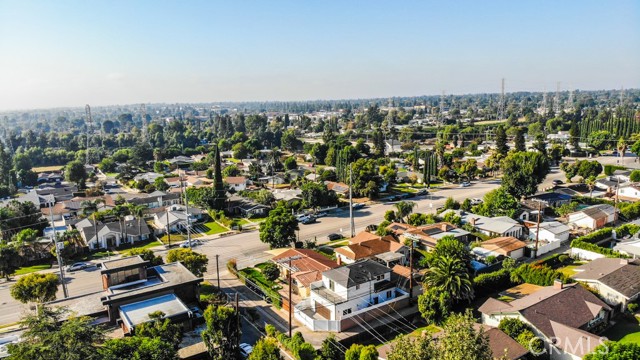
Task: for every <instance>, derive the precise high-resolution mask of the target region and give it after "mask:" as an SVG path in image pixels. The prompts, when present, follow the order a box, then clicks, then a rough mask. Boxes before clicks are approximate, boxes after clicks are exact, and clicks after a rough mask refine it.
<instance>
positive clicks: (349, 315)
mask: <svg viewBox="0 0 640 360" xmlns="http://www.w3.org/2000/svg"><path fill="white" fill-rule="evenodd" d="M397 283H398V281H397V279H396V276H395V274H393V273H392V271H391V269H389V268H388V267H386V266H384V265H382V264H380V263H378V262H375V261H373V260H364V261H358V262H355V263H353V264H348V265H345V266H342V267H338V268H335V269H332V270H328V271H325V272H323V273H322V280H320V281H317V282H314V283H311V289H310V296H309V297H308V298H306V299H304V300H303V301H301V302H299V303H298V304H296V306H295V310H294V314H295V317H296V319H297V320H299V321H300V322H302V323H303V324H304V325H305V326H306V327H308V328H309V329H311V330H313V331H334V332H340V331H344V330H346V329H349V328H351V327H353V326H356V325H358V324H362V323H363V322H366V321H368V320H371V319H374V318H379V317H380V316H381V314H384V313H387V312H389V311H392V310H391V309H394V310H398V309H401V308H403V307H405V306H407V305H408V300H409V294H408V293H406V292H405V291H403V290H401V289H400V288H399V287H397Z"/></svg>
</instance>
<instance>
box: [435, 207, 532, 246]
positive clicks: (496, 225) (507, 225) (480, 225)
mask: <svg viewBox="0 0 640 360" xmlns="http://www.w3.org/2000/svg"><path fill="white" fill-rule="evenodd" d="M450 211H453V212H454V213H455V214H456V215H458V216H460V218H461V219H462V223H463V224H467V223H469V224H471V225H472V226H473V227H474V228H476V229H477V230H478V231H479V232H481V233H483V234H485V235H487V236H494V237H495V236H513V237H515V238H517V239H520V238H522V235H523V233H524V227H523V226H522V225H520V223H518V222H517V221H516V220H513V219H512V218H510V217H508V216H498V217H494V218H490V217H486V216H482V215H476V214H472V213H469V212H466V211H461V210H446V211H444V212H442V213H441V214H440V217H444V216H445V215H446V214H447V212H450Z"/></svg>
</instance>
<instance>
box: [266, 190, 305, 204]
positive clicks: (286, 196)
mask: <svg viewBox="0 0 640 360" xmlns="http://www.w3.org/2000/svg"><path fill="white" fill-rule="evenodd" d="M272 194H273V197H274V198H275V199H276V201H286V202H288V203H292V202H294V201H300V200H302V190H300V189H280V190H274V191H273V192H272Z"/></svg>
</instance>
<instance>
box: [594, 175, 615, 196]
mask: <svg viewBox="0 0 640 360" xmlns="http://www.w3.org/2000/svg"><path fill="white" fill-rule="evenodd" d="M618 185H620V184H619V182H618V181H616V180H611V179H610V178H603V179H598V180H596V184H595V187H596V188H598V189H600V190H602V191H604V192H606V193H609V194H610V193H613V192H615V191H616V187H618Z"/></svg>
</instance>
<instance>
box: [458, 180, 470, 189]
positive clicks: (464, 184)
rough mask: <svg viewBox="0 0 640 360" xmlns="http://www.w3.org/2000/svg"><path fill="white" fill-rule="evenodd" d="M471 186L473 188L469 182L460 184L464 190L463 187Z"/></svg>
mask: <svg viewBox="0 0 640 360" xmlns="http://www.w3.org/2000/svg"><path fill="white" fill-rule="evenodd" d="M469 186H471V183H470V182H468V181H465V182H463V183H460V187H461V188H462V187H469Z"/></svg>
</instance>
